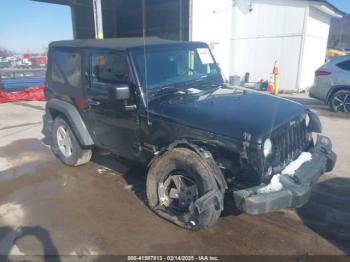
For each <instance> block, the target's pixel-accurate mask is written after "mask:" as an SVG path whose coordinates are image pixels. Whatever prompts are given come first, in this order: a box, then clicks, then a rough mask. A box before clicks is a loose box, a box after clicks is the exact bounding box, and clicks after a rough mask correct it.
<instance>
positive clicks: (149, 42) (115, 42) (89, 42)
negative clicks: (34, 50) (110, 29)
mask: <svg viewBox="0 0 350 262" xmlns="http://www.w3.org/2000/svg"><path fill="white" fill-rule="evenodd" d="M188 43H189V42H181V41H172V40H166V39H161V38H158V37H145V38H142V37H131V38H108V39H103V40H98V39H81V40H64V41H57V42H52V43H51V44H50V46H49V47H50V48H51V47H73V48H105V49H114V50H121V51H124V50H127V49H129V48H137V47H143V46H144V45H146V46H155V45H169V44H188ZM192 43H194V42H192ZM196 43H197V44H201V45H205V44H204V43H200V42H196Z"/></svg>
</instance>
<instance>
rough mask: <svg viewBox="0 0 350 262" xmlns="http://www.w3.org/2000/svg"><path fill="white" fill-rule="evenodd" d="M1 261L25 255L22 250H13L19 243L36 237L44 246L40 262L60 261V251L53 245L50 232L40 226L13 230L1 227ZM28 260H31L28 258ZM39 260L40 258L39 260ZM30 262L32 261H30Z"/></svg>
mask: <svg viewBox="0 0 350 262" xmlns="http://www.w3.org/2000/svg"><path fill="white" fill-rule="evenodd" d="M0 236H1V237H2V238H1V240H0V260H1V261H11V257H13V256H18V255H23V253H22V252H21V251H20V250H16V251H12V252H13V253H12V254H10V252H11V250H13V249H14V248H15V247H17V243H18V242H19V241H20V240H21V239H25V238H26V237H34V238H35V239H36V240H37V241H38V242H39V243H40V244H41V246H42V250H43V252H42V254H41V255H40V261H53V260H54V261H60V258H59V256H58V255H59V253H58V250H57V248H56V246H55V244H54V243H53V241H52V239H51V237H50V234H49V232H48V231H47V230H46V229H45V228H43V227H40V226H33V227H20V228H17V229H13V228H11V227H8V226H6V227H0ZM26 259H29V258H28V257H27V258H26ZM37 259H38V258H37ZM29 260H30V259H29Z"/></svg>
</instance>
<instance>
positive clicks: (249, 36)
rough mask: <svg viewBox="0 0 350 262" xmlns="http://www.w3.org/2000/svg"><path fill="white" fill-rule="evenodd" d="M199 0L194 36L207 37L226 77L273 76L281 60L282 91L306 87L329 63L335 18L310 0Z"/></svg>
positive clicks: (196, 0)
mask: <svg viewBox="0 0 350 262" xmlns="http://www.w3.org/2000/svg"><path fill="white" fill-rule="evenodd" d="M250 2H251V1H250V0H216V1H214V0H193V9H192V35H191V36H192V37H191V40H198V41H205V42H207V43H208V44H209V45H210V46H211V47H212V51H213V53H214V55H215V57H216V59H217V61H218V63H219V64H220V66H221V68H222V70H223V72H224V75H225V76H226V78H228V77H229V76H230V75H239V76H241V77H243V76H244V75H245V73H246V72H250V81H252V82H258V81H260V80H262V79H263V80H266V79H268V78H269V75H270V73H271V72H272V69H273V65H274V62H275V61H276V60H277V61H278V62H279V71H280V89H281V90H287V91H297V90H300V91H301V90H304V89H306V88H308V87H309V86H311V85H312V83H313V79H314V71H315V70H316V69H317V68H318V67H319V66H321V65H322V64H323V62H324V59H325V52H326V47H327V39H328V33H329V23H330V17H329V16H328V15H326V14H324V13H322V12H321V11H319V10H318V9H316V8H314V7H312V6H310V2H309V1H305V0H252V3H253V5H252V11H250V10H249V9H250Z"/></svg>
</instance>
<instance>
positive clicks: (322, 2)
mask: <svg viewBox="0 0 350 262" xmlns="http://www.w3.org/2000/svg"><path fill="white" fill-rule="evenodd" d="M308 1H309V2H311V4H316V5H325V6H326V7H327V8H329V9H330V10H331V11H332V12H333V13H334V14H331V13H328V12H327V11H326V10H321V11H323V12H325V13H327V14H329V15H331V16H338V17H342V16H345V15H346V13H345V12H343V11H341V10H340V9H339V8H337V7H336V6H335V5H333V4H331V3H330V2H329V1H327V0H308Z"/></svg>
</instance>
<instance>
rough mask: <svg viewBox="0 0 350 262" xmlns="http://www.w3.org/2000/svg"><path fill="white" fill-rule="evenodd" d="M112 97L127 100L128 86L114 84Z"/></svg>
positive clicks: (128, 97)
mask: <svg viewBox="0 0 350 262" xmlns="http://www.w3.org/2000/svg"><path fill="white" fill-rule="evenodd" d="M112 91H113V92H112V93H113V98H114V99H117V100H129V99H130V88H129V87H128V86H115V87H113V90H112Z"/></svg>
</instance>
